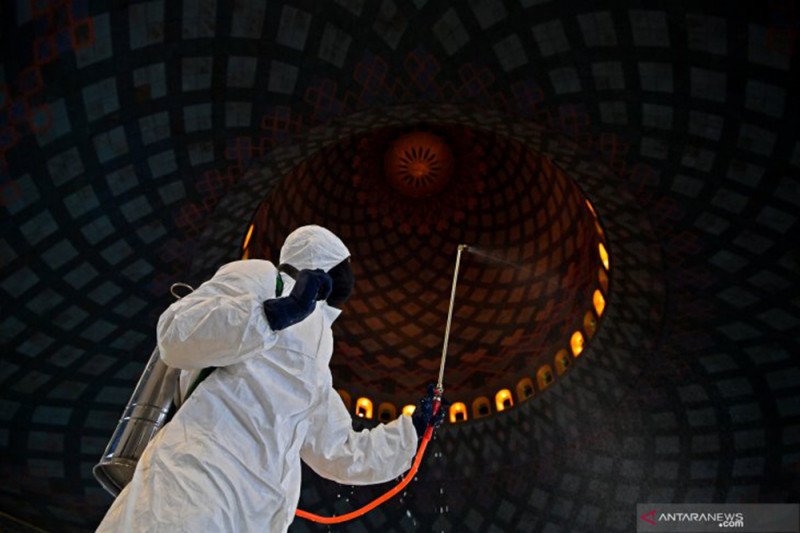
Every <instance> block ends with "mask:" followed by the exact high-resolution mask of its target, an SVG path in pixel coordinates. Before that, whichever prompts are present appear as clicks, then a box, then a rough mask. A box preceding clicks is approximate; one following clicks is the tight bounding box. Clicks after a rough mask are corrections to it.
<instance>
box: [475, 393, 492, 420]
mask: <svg viewBox="0 0 800 533" xmlns="http://www.w3.org/2000/svg"><path fill="white" fill-rule="evenodd" d="M489 413H490V410H489V399H488V398H486V397H484V396H481V397H480V398H477V399H475V401H474V402H472V416H473V417H475V418H481V417H484V416H489Z"/></svg>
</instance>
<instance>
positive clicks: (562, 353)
mask: <svg viewBox="0 0 800 533" xmlns="http://www.w3.org/2000/svg"><path fill="white" fill-rule="evenodd" d="M571 365H572V357H570V355H569V352H568V351H567V350H566V349H561V350H559V351H558V352H556V372H558V375H559V376H560V375H561V374H563V373H564V372H566V371H567V369H568V368H569V367H570V366H571Z"/></svg>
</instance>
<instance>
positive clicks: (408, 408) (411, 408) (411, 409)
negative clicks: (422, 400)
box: [403, 404, 417, 416]
mask: <svg viewBox="0 0 800 533" xmlns="http://www.w3.org/2000/svg"><path fill="white" fill-rule="evenodd" d="M416 410H417V406H416V405H411V404H408V405H406V406H405V407H403V414H404V415H406V416H411V415H413V414H414V411H416Z"/></svg>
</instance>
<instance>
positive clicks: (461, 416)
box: [450, 402, 467, 424]
mask: <svg viewBox="0 0 800 533" xmlns="http://www.w3.org/2000/svg"><path fill="white" fill-rule="evenodd" d="M466 419H467V406H466V405H464V403H463V402H456V403H454V404H453V405H451V406H450V422H452V423H453V424H455V423H456V422H464V421H465V420H466Z"/></svg>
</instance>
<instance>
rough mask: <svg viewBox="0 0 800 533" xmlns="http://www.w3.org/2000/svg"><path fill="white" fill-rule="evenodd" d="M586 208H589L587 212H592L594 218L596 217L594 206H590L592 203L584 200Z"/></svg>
mask: <svg viewBox="0 0 800 533" xmlns="http://www.w3.org/2000/svg"><path fill="white" fill-rule="evenodd" d="M586 207H588V208H589V211H591V212H592V214H593V215H594V216H595V217H596V216H597V212H596V211H595V210H594V206H593V205H592V202H590V201H589V200H586Z"/></svg>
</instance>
